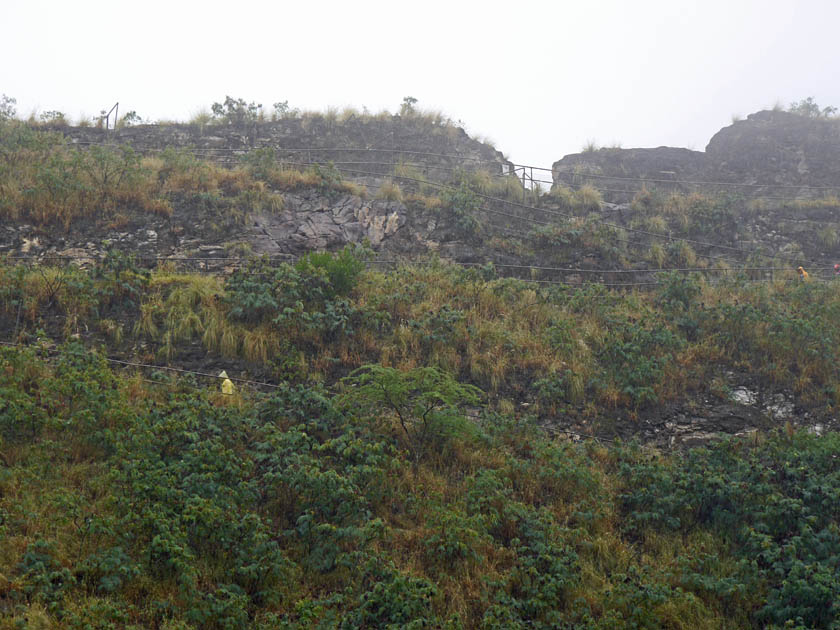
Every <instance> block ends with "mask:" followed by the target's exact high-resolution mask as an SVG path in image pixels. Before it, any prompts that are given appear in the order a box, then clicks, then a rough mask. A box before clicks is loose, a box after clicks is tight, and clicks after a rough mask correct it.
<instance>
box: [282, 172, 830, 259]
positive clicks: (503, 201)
mask: <svg viewBox="0 0 840 630" xmlns="http://www.w3.org/2000/svg"><path fill="white" fill-rule="evenodd" d="M298 164H303V165H305V164H306V163H298ZM320 165H322V166H327V164H326V163H321V164H320ZM337 170H339V171H343V172H347V173H356V174H361V175H369V176H374V177H382V175H380V174H378V173H370V172H367V171H359V170H355V169H347V168H337ZM388 177H391V178H393V179H400V180H406V181H413V182H419V183H424V184H426V185H429V186H433V187H436V188H441V189H444V190H458V187H457V186H452V185H450V184H439V183H437V182H424V181H422V180H418V179H417V178H413V177H407V176H403V175H389V176H388ZM473 193H474V194H475V195H476V196H477V197H480V198H483V199H486V200H487V201H493V202H497V203H500V204H503V205H509V206H514V207H516V208H522V209H525V210H532V211H537V212H544V213H546V214H550V215H555V216H561V217H563V218H565V219H575V218H579V217H576V216H575V215H573V214H570V213H567V212H560V211H558V210H549V209H547V208H538V207H536V206H530V205H527V204H523V203H519V202H516V201H509V200H506V199H502V198H501V197H493V196H491V195H486V194H484V193H480V192H475V191H473ZM495 212H497V213H498V211H495ZM508 216H513V217H514V218H517V219H520V220H524V221H531V222H534V223H540V224H542V225H555V224H551V223H547V222H544V221H538V220H535V219H532V218H531V217H525V216H517V215H508ZM594 221H595V222H597V223H600V224H601V225H605V226H607V227H611V228H614V229H620V230H624V231H625V232H633V233H635V234H644V235H646V236H651V237H654V238H659V239H665V240H667V241H669V242H684V243H689V244H692V245H698V246H702V247H708V248H718V249H725V250H727V251H734V252H738V253H740V254H744V255H745V256H761V257H764V258H768V259H771V260H776V259H778V260H790V261H793V262H794V263H802V262H804V263H805V264H808V265H810V264H812V263H814V262H815V261H813V260H808V259H804V258H791V257H788V256H773V255H771V254H764V253H762V252H758V251H749V250H745V249H742V248H739V247H733V246H731V245H722V244H717V243H708V242H705V241H698V240H695V239H689V238H682V237H676V236H671V235H667V234H660V233H657V232H650V231H647V230H640V229H638V228H631V227H624V226H622V225H618V224H616V223H610V222H609V221H604V220H601V219H595V220H594Z"/></svg>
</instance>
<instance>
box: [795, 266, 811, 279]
mask: <svg viewBox="0 0 840 630" xmlns="http://www.w3.org/2000/svg"><path fill="white" fill-rule="evenodd" d="M796 271H797V272H799V279H800V280H801V281H802V282H809V281H810V278H809V277H808V272H807V271H805V270H804V269H803V268H802V267H797V268H796Z"/></svg>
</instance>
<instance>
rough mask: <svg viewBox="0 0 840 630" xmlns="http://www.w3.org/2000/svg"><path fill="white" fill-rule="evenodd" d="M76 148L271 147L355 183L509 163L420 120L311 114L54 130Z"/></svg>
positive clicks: (203, 150) (455, 132) (229, 158)
mask: <svg viewBox="0 0 840 630" xmlns="http://www.w3.org/2000/svg"><path fill="white" fill-rule="evenodd" d="M59 130H60V131H62V132H63V133H64V134H65V135H66V136H67V137H68V138H69V139H70V140H71V141H73V142H76V143H82V144H84V143H90V144H99V143H103V142H111V143H115V144H127V145H129V146H132V147H134V148H135V149H137V150H138V151H141V152H153V151H159V150H162V149H165V148H167V147H177V148H191V149H193V150H195V151H196V152H197V153H199V154H201V155H206V156H207V157H209V158H212V159H214V160H216V161H219V162H221V163H225V164H236V163H237V162H238V161H239V158H240V157H241V156H242V155H244V154H246V153H248V152H249V151H251V150H253V149H257V148H266V147H267V148H271V149H273V150H274V152H275V157H276V158H277V159H279V160H284V161H286V162H288V163H292V164H294V163H309V162H333V163H335V164H336V165H337V166H340V167H341V168H343V169H346V170H347V171H355V172H356V173H355V175H357V176H358V177H359V178H363V177H364V176H365V173H371V174H373V175H387V174H390V173H391V172H393V164H394V163H399V162H403V163H414V164H418V165H419V167H418V168H419V169H420V171H421V172H423V174H424V175H425V176H427V177H429V178H431V179H435V180H441V179H446V178H447V177H448V176H449V175H451V173H452V171H453V170H455V169H458V168H467V169H477V168H482V169H486V170H488V171H490V172H491V173H493V174H501V173H505V172H508V171H509V170H511V169H512V164H511V163H510V162H509V161H508V160H507V159H506V158H505V157H504V155H502V153H501V152H499V151H497V150H496V149H494V148H493V147H491V146H490V145H487V144H484V143H482V142H479V141H477V140H475V139H473V138H471V137H470V136H468V135H467V134H466V132H465V131H464V130H463V129H461V128H460V127H457V126H454V125H451V124H439V123H437V122H435V121H434V120H430V119H428V118H425V117H422V116H407V117H406V116H387V117H385V116H377V117H357V118H350V119H347V120H343V121H338V120H336V119H333V118H330V117H327V116H321V115H314V116H308V117H305V118H290V119H284V120H279V121H277V122H270V123H269V122H266V123H249V124H242V125H225V124H218V125H198V124H171V125H170V124H167V125H140V126H135V127H125V128H121V129H118V130H116V131H113V130H112V131H107V130H104V129H94V128H79V127H65V128H59Z"/></svg>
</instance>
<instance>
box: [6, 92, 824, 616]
mask: <svg viewBox="0 0 840 630" xmlns="http://www.w3.org/2000/svg"><path fill="white" fill-rule="evenodd" d="M216 105H218V107H215V106H214V108H213V113H212V115H211V114H207V116H208V120H207V121H205V122H206V124H241V121H240V120H239V118H238V117H239V116H240V115H241V116H245V117H246V119H247V117H248V116H257V117H259V116H261V115H264V114H262V113H261V112H262V108H261V107H259V106H257V105H256V104H253V103H247V102H245V101H242V100H241V99H230V98H228V99H226V101H225V102H224V103H219V104H216ZM415 105H416V100H415V99H413V98H412V97H406V98H405V99H404V101H403V105H402V108H401V112H400V116H402V117H414V116H418V115H421V114H418V112H417V110H416V108H415ZM13 108H14V102H9V101H8V99H6V100H3V101H0V204H2V205H0V217H2V218H3V219H4V220H7V221H8V220H18V221H21V220H22V221H28V222H31V223H33V224H35V225H37V226H39V227H41V228H46V227H49V226H51V225H59V226H64V227H65V228H66V227H67V226H70V225H71V224H75V222H77V221H106V222H107V221H115V220H116V219H117V217H118V215H119V214H120V213H123V212H128V211H131V212H135V213H138V214H140V215H141V216H142V215H143V214H144V213H154V214H157V215H163V216H166V215H168V214H169V213H170V212H173V210H174V209H175V208H179V207H182V204H186V203H192V204H199V203H201V204H203V205H202V207H207V208H210V210H208V212H210V211H211V210H212V211H214V212H215V211H218V212H219V213H223V214H225V215H230V216H232V217H233V219H232V220H235V221H243V220H244V218H245V217H246V216H247V215H248V213H249V212H253V211H257V210H259V211H279V210H281V209H282V207H283V200H284V197H283V194H284V193H288V192H291V191H297V190H316V191H317V192H318V193H319V194H320V195H322V196H324V197H327V198H329V197H335V196H339V195H347V194H350V195H356V196H364V195H366V194H367V191H366V190H364V189H362V188H361V187H359V186H358V185H356V184H354V183H352V182H349V181H347V180H344V179H343V178H342V177H341V175H340V173H339V171H338V170H336V169H335V168H334V167H333V166H318V167H313V168H311V169H307V170H299V169H293V168H288V166H286V165H283V164H282V163H280V162H278V161H277V160H276V156H275V155H274V153H273V152H272V151H271V150H270V149H260V150H256V151H252V152H250V153H248V154H247V155H244V156H242V158H241V161H240V162H239V163H238V164H237V165H235V166H234V167H233V168H228V169H224V168H220V167H218V166H216V165H214V164H211V163H209V162H205V161H202V160H198V159H196V158H195V156H193V155H192V154H190V153H188V152H178V151H171V150H170V151H165V152H162V153H160V154H156V155H152V156H139V155H137V154H135V153H134V152H132V151H130V150H129V149H126V148H114V149H107V148H104V147H93V148H90V149H84V148H80V147H76V146H72V145H69V144H67V143H66V142H65V141H64V140H63V139H62V137H61V136H59V135H55V134H53V133H52V132H49V131H45V130H43V129H33V128H32V127H31V126H26V125H23V124H21V123H19V122H16V121H15V120H13V118H14V112H13ZM9 112H11V113H9ZM287 112H288V105H287V104H286V103H277V104H275V114H276V115H277V116H283V115H286V113H287ZM335 115H336V117H337V116H339V114H338V113H336V114H335ZM412 168H413V167H412V166H411V165H407V164H402V165H399V166H398V167H397V169H395V172H394V173H393V177H394V181H393V182H389V183H387V184H386V185H384V186H382V187H380V188H378V192H377V193H375V194H377V195H378V196H379V197H380V198H382V199H387V200H390V201H394V202H396V201H401V202H402V203H405V204H406V205H408V206H410V207H415V206H416V207H420V206H423V207H424V208H426V209H427V210H430V211H433V212H435V213H436V215H437V217H438V218H439V219H440V220H441V221H442V222H443V223H445V224H446V225H447V226H448V227H447V229H450V230H451V231H452V232H453V233H455V234H456V235H457V237H458V238H459V239H461V240H463V241H468V242H470V243H478V242H480V241H481V239H488V240H489V239H490V238H492V235H491V234H490V233H489V232H488V231H487V230H486V229H485V226H484V225H483V224H482V214H481V213H482V211H483V210H482V209H483V207H484V206H485V205H486V203H487V202H488V200H487V197H488V196H494V197H495V196H498V197H503V198H510V199H517V198H518V196H519V195H522V194H523V192H524V191H523V189H522V187H521V184H520V183H519V180H517V179H516V178H513V177H508V178H494V177H492V176H490V175H489V174H487V173H482V172H463V173H457V174H455V176H454V177H453V179H452V180H451V182H450V184H451V185H449V186H446V187H443V188H441V187H440V186H432V185H431V183H430V182H428V181H425V180H424V178H423V176H422V172H417V171H414V170H412ZM401 175H403V176H405V177H409V178H411V180H414V181H413V183H412V184H406V185H405V186H402V185H399V186H398V185H397V182H400V180H399V177H400V176H401ZM545 208H547V209H549V210H551V209H554V211H557V212H560V211H562V212H564V213H567V214H568V215H569V216H568V217H566V218H565V220H564V221H556V222H554V223H553V224H552V225H542V226H541V227H539V228H538V229H536V230H534V231H532V232H531V233H529V234H528V235H527V237H528V238H527V239H526V240H527V242H528V243H529V246H530V247H533V249H532V250H531V251H532V252H538V253H539V254H540V256H541V257H542V259H543V260H550V259H552V258H553V260H554V261H555V262H563V263H564V264H566V262H567V257H568V255H569V253H570V252H578V254H579V253H580V252H586V253H587V255H589V254H592V255H597V256H599V257H600V259H601V260H610V261H613V262H615V266H614V268H611V269H613V271H608V272H604V274H602V275H606V277H605V278H604V277H602V278H601V279H602V281H603V284H602V283H597V282H594V281H592V280H594V279H595V278H590V277H588V276H585V274H586V273H587V270H586V268H585V267H584V268H579V269H577V270H574V271H568V272H563V273H562V274H561V275H559V276H557V275H555V276H553V281H552V282H544V283H535V282H529V281H527V280H526V279H516V278H511V277H504V276H503V274H502V273H501V272H500V269H497V268H495V267H494V266H493V265H492V264H487V265H482V266H479V265H475V266H471V267H462V266H457V265H453V264H449V263H446V262H443V261H440V260H437V259H434V258H432V259H429V260H426V261H423V262H415V263H412V264H404V265H400V266H397V267H396V268H393V269H392V268H388V269H387V270H383V268H381V267H378V266H376V265H373V264H370V263H371V257H372V252H371V250H370V249H368V248H367V247H364V246H352V247H351V246H348V247H346V248H344V249H343V250H340V251H334V252H312V253H309V254H307V255H305V256H302V257H300V258H299V259H298V260H295V261H289V262H285V263H279V262H278V261H276V260H271V259H268V258H264V257H263V258H259V257H257V258H250V259H248V260H247V261H246V262H245V263H244V264H243V265H242V266H239V267H237V268H236V269H235V270H233V271H228V272H225V273H219V274H214V273H194V272H185V271H182V270H180V269H179V268H178V267H177V266H176V265H175V263H173V262H172V261H166V262H164V263H163V264H161V265H159V266H156V267H150V266H148V265H144V264H141V263H140V262H138V260H136V259H135V258H133V257H132V256H130V255H128V254H126V253H123V252H119V251H110V250H109V251H108V252H107V253H106V255H104V256H103V257H101V258H100V259H98V260H91V261H88V262H87V263H85V266H78V265H76V264H62V265H53V264H49V263H48V262H45V263H44V264H36V263H35V262H32V261H20V260H15V259H11V258H2V257H0V341H2V342H3V343H2V344H0V630H6V629H9V630H11V629H13V628H42V629H47V628H70V629H74V630H76V629H77V630H83V629H84V630H87V629H97V630H99V629H101V630H106V629H111V628H137V629H139V628H148V627H157V628H162V629H167V630H176V629H178V630H188V629H192V628H195V629H199V628H201V629H205V628H207V629H211V630H213V629H232V628H249V627H250V628H265V629H268V628H281V629H287V630H293V629H300V630H303V629H304V628H306V629H309V628H321V629H325V630H326V629H335V630H345V629H351V628H390V629H394V630H396V629H397V628H411V629H415V630H419V629H433V628H434V629H447V630H459V629H461V630H496V629H499V630H501V629H505V630H507V629H514V630H516V629H522V630H526V629H528V630H530V629H533V628H541V629H546V630H547V629H549V628H551V629H554V628H583V629H592V630H596V629H598V630H606V629H611V630H612V629H618V630H621V629H628V630H629V629H634V630H635V629H651V630H653V629H654V628H673V629H685V630H689V629H691V630H693V629H696V628H709V629H712V628H714V629H722V630H729V629H731V630H734V629H736V628H737V629H740V628H756V629H759V628H761V629H764V628H767V629H779V630H781V629H782V628H793V629H797V630H799V629H805V628H825V629H829V628H836V627H838V626H840V607H838V602H840V566H838V558H840V512H838V505H840V503H839V502H838V500H839V499H840V458H838V453H840V436H838V434H835V433H826V434H825V435H818V434H816V433H810V432H807V431H804V430H803V431H798V430H796V427H795V426H794V425H792V424H787V425H785V426H783V427H776V428H774V429H772V430H768V431H762V432H757V433H755V434H752V435H751V436H750V437H748V438H731V439H721V440H718V441H714V442H711V443H710V444H709V445H708V446H706V447H703V448H696V449H692V450H685V451H682V452H674V453H662V452H659V451H657V450H656V449H654V448H653V447H649V446H642V445H639V444H637V443H635V442H630V443H628V442H625V441H622V440H620V439H618V434H619V433H620V432H621V433H623V434H626V433H632V432H633V431H634V430H635V429H636V428H638V427H639V426H641V423H642V421H643V419H644V418H645V417H646V414H648V413H653V412H655V411H656V410H657V409H658V408H659V407H660V406H663V405H667V404H669V403H673V402H677V401H680V402H682V403H684V404H686V405H689V406H690V405H691V404H693V402H694V401H699V400H706V401H708V400H718V401H721V402H725V401H727V400H729V399H730V398H731V392H730V391H729V387H730V386H731V385H732V382H731V381H730V379H729V376H728V375H730V374H739V375H747V376H748V378H749V382H750V384H751V385H752V386H755V387H756V388H758V389H760V390H761V391H762V392H765V393H767V394H779V393H783V394H785V395H787V396H792V397H794V398H795V400H796V402H797V410H798V411H803V410H808V412H810V413H812V414H813V415H814V417H831V416H836V413H837V409H838V406H839V405H840V389H838V383H840V328H838V326H837V322H838V320H840V292H838V285H836V284H834V283H832V282H821V281H819V279H818V278H817V277H816V276H817V274H814V278H812V280H813V281H812V282H800V281H799V280H798V279H797V278H796V274H795V271H792V270H791V271H790V272H777V273H776V274H775V275H774V276H772V277H767V276H765V275H763V273H762V271H761V270H755V269H752V268H750V267H743V266H741V265H735V264H732V265H731V266H725V264H724V262H723V261H717V262H715V263H714V264H715V265H717V266H716V267H713V266H712V264H713V263H712V262H711V261H710V260H709V259H704V258H703V257H702V255H701V253H698V252H697V251H695V249H694V248H693V247H692V246H691V245H690V244H689V243H687V242H685V241H681V240H655V238H654V236H655V235H659V234H666V233H671V232H672V231H676V232H678V233H692V234H709V235H710V236H709V238H711V237H712V236H713V235H715V234H717V233H719V231H720V230H721V229H725V230H737V229H738V226H737V222H735V219H734V216H733V212H732V204H731V203H727V201H726V200H725V199H723V198H717V197H705V196H700V195H683V196H672V195H665V194H663V193H661V192H658V191H655V190H644V191H642V192H640V193H639V194H638V195H637V196H636V198H635V199H634V201H633V207H632V217H630V218H629V219H628V230H639V231H643V232H645V233H647V235H648V236H649V237H650V238H648V239H639V242H637V243H633V242H631V239H630V238H629V236H628V231H626V230H624V229H622V228H619V227H617V225H605V223H604V221H603V220H602V218H601V215H600V214H598V211H599V210H600V208H601V199H600V197H599V194H598V192H597V190H595V189H593V188H587V187H584V188H581V189H580V190H575V191H572V190H567V189H561V188H557V189H555V190H554V191H552V195H551V198H550V199H548V200H546V201H545ZM818 209H819V208H818ZM538 211H539V209H535V212H534V214H535V215H536V216H539V215H538V214H537V213H538ZM721 226H722V227H721ZM221 229H224V228H223V227H220V230H221ZM650 235H653V236H650ZM819 238H820V239H821V240H822V241H823V242H824V243H835V242H836V241H837V234H836V233H835V232H833V231H831V229H830V228H826V229H825V231H824V232H821V233H820V234H819ZM507 246H510V247H513V246H514V245H512V244H511V243H510V242H508V243H507ZM642 246H643V247H644V248H645V256H646V258H647V260H648V261H649V263H650V264H651V265H653V266H655V267H667V266H668V265H670V266H681V267H691V268H694V267H698V266H705V267H707V271H709V273H707V274H704V275H703V276H700V275H696V274H694V273H691V272H685V273H681V272H675V271H671V272H662V273H658V274H656V276H655V278H656V284H655V286H650V287H648V286H645V287H642V288H641V290H640V288H639V287H624V286H620V287H612V286H611V285H612V284H613V283H615V284H622V282H626V281H624V280H623V279H622V278H623V277H624V276H622V275H621V273H620V272H621V271H623V269H622V268H623V267H626V266H628V265H627V260H628V258H629V257H630V253H631V251H632V250H631V249H630V248H632V247H642ZM671 263H675V264H671ZM676 263H678V265H677V264H676ZM726 264H728V263H726ZM542 271H545V270H542ZM542 271H541V270H539V269H536V268H534V269H533V270H530V273H531V274H532V278H530V279H536V278H537V276H539V274H540V273H542ZM555 271H556V270H555ZM602 271H603V269H602ZM712 272H715V273H716V274H717V275H713V274H712ZM528 273H529V272H528V270H525V273H524V274H523V275H527V274H528ZM609 274H612V276H610V275H609ZM220 369H225V370H226V371H227V372H228V374H229V375H230V376H231V377H232V378H233V379H234V381H235V387H234V391H233V393H226V392H229V390H226V389H221V388H220V383H219V380H220V379H217V378H215V375H216V374H218V371H219V370H220ZM242 379H245V380H247V381H249V382H247V383H246V382H243V380H242ZM257 382H259V383H261V385H258V384H257ZM573 423H574V424H575V426H579V427H586V429H585V430H584V429H578V430H579V431H584V432H585V433H587V434H589V437H592V436H599V438H598V439H579V440H574V441H573V440H567V439H565V438H563V439H559V438H554V437H551V436H550V434H549V433H548V432H546V430H545V428H546V427H547V426H548V427H554V428H560V429H564V428H565V427H569V426H570V425H571V424H573ZM571 435H573V436H577V437H578V438H581V437H583V438H586V437H587V436H586V435H577V434H571Z"/></svg>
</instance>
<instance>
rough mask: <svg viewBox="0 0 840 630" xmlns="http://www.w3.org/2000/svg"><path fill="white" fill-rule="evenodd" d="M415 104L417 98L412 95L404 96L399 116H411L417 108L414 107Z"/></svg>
mask: <svg viewBox="0 0 840 630" xmlns="http://www.w3.org/2000/svg"><path fill="white" fill-rule="evenodd" d="M416 104H417V99H416V98H414V97H413V96H406V97H404V98H403V100H402V104H401V105H400V116H411V115H412V114H415V113H416V112H417V109H416V108H415V107H414V106H415V105H416Z"/></svg>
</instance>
